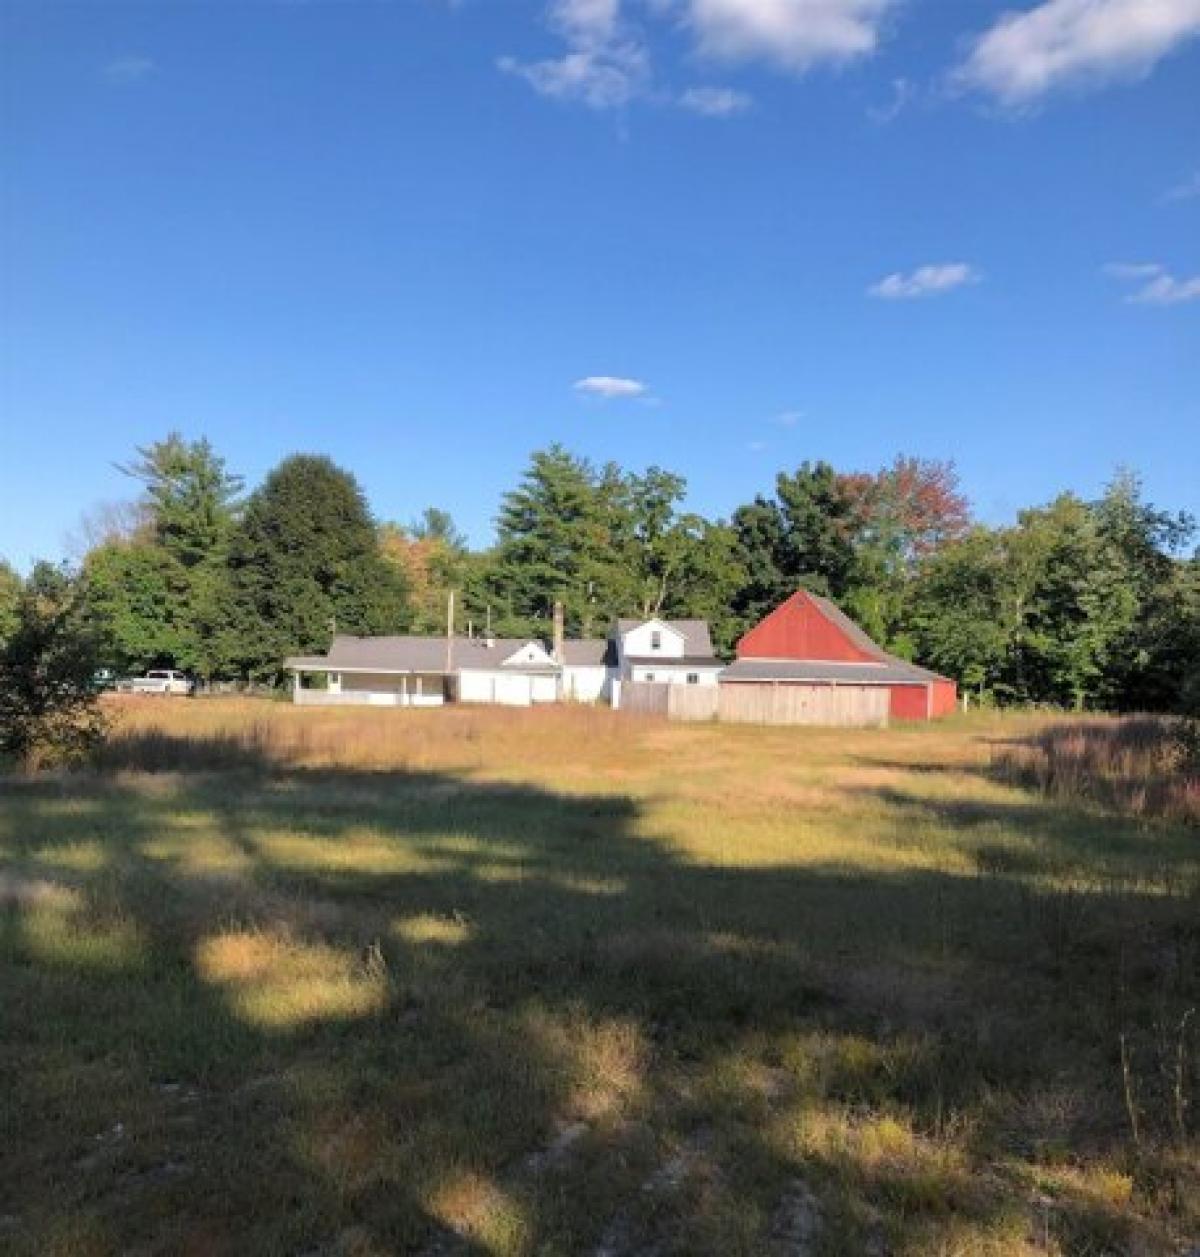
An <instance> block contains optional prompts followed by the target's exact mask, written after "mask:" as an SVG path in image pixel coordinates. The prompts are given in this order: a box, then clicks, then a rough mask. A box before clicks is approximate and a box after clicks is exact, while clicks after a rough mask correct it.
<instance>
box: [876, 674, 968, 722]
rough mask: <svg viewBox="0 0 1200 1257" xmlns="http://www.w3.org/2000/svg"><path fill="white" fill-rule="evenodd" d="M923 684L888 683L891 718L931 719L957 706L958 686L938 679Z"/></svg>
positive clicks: (945, 713)
mask: <svg viewBox="0 0 1200 1257" xmlns="http://www.w3.org/2000/svg"><path fill="white" fill-rule="evenodd" d="M930 684H931V686H932V690H931V689H930V686H925V685H890V686H888V689H890V690H891V692H892V702H891V708H890V711H891V717H892V719H893V720H933V719H936V718H937V717H938V716H948V715H950V713H951V712H952V711H954V709H955V708H956V707H957V706H958V686H957V685H955V683H954V682H953V681H947V680H942V679H939V680H937V681H933V682H931V683H930Z"/></svg>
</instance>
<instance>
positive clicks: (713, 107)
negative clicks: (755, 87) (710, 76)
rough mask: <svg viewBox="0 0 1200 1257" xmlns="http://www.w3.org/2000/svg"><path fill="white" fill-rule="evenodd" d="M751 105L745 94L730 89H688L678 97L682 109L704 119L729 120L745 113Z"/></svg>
mask: <svg viewBox="0 0 1200 1257" xmlns="http://www.w3.org/2000/svg"><path fill="white" fill-rule="evenodd" d="M752 103H753V102H752V100H751V98H750V97H749V96H748V95H747V94H746V93H745V92H738V91H735V90H734V89H733V88H732V87H689V88H688V89H687V91H685V92H681V93H680V96H679V104H680V106H681V107H682V108H684V109H688V110H690V111H691V112H692V113H698V114H700V115H701V116H702V117H705V118H730V117H732V116H733V115H734V114H738V113H745V112H746V110H747V109H749V108H750V106H751V104H752Z"/></svg>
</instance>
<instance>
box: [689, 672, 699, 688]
mask: <svg viewBox="0 0 1200 1257" xmlns="http://www.w3.org/2000/svg"><path fill="white" fill-rule="evenodd" d="M687 682H688V684H689V685H699V684H700V673H698V672H689V673H688V676H687Z"/></svg>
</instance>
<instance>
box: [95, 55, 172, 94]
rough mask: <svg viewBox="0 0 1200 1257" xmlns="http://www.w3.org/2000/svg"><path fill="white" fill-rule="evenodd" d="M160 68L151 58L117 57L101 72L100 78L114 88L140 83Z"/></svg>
mask: <svg viewBox="0 0 1200 1257" xmlns="http://www.w3.org/2000/svg"><path fill="white" fill-rule="evenodd" d="M157 68H158V67H157V66H155V64H154V62H153V61H151V60H150V58H149V57H117V58H116V59H115V60H113V61H110V62H109V63H108V64H107V65H106V66H104V67H103V68H102V69H101V71H100V77H101V78H102V79H103V80H104V81H105V82H106V83H111V84H113V86H116V87H120V86H124V85H125V84H127V83H138V82H140V81H141V80H142V79H144V78H147V77H148V76H149V75H151V74H153V73H154V71H155V70H156V69H157Z"/></svg>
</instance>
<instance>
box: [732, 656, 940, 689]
mask: <svg viewBox="0 0 1200 1257" xmlns="http://www.w3.org/2000/svg"><path fill="white" fill-rule="evenodd" d="M721 680H722V681H815V682H818V683H821V682H824V683H832V682H837V683H839V684H843V685H928V684H929V682H930V681H936V680H940V678H939V677H938V676H937V674H936V673H933V672H929V671H927V670H926V669H925V668H918V667H917V666H916V664H912V663H905V662H904V660H903V659H893V658H892V657H891V656H887V655H885V656H884V657H883V659H881V660H880V662H878V663H835V662H833V661H831V660H825V659H735V660H734V662H733V663H731V664H730V665H729V667H728V668H726V669H725V671H724V672H723V673H722V674H721Z"/></svg>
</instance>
